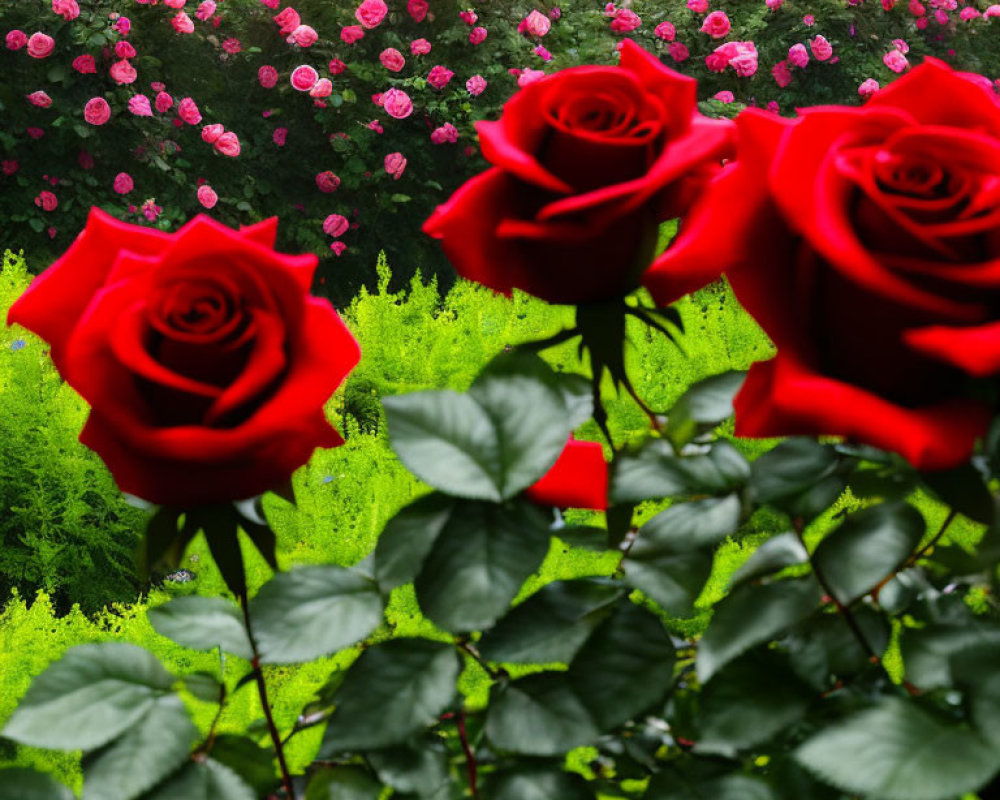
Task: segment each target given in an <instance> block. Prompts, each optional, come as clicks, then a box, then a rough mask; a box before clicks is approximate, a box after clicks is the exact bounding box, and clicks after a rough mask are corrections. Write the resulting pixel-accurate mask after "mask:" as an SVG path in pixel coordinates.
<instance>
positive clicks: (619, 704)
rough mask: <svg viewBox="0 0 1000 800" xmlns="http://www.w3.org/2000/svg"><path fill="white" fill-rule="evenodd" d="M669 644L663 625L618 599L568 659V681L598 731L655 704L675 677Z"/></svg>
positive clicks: (643, 611)
mask: <svg viewBox="0 0 1000 800" xmlns="http://www.w3.org/2000/svg"><path fill="white" fill-rule="evenodd" d="M674 660H675V656H674V646H673V644H672V643H671V641H670V636H669V635H668V634H667V632H666V630H664V628H663V624H662V623H661V622H660V620H659V619H658V618H657V617H656V616H655V615H654V614H652V613H650V612H649V611H647V610H646V609H644V608H640V607H639V606H636V605H633V604H632V603H630V602H628V601H627V600H626V601H623V602H622V603H620V604H619V605H618V607H617V608H616V609H615V612H614V614H613V615H612V616H611V617H609V618H608V619H606V620H605V621H604V622H602V623H601V624H600V626H599V627H598V628H597V630H595V631H594V633H593V634H592V635H591V637H590V638H589V639H588V640H587V643H586V644H585V645H584V646H583V649H582V650H580V652H579V653H578V654H577V656H576V658H574V659H573V663H572V664H570V668H569V680H570V683H571V685H572V686H573V689H574V690H575V691H576V694H577V696H578V697H579V698H580V699H581V700H582V701H583V704H584V706H586V708H587V710H588V711H589V712H590V714H591V716H593V718H594V720H595V721H596V722H597V724H598V726H599V727H600V729H601V730H602V731H607V730H610V729H611V728H615V727H617V726H619V725H621V724H622V723H624V722H627V721H628V720H630V719H632V718H633V717H635V716H636V715H638V714H640V713H642V712H643V711H645V710H646V709H647V708H649V707H650V706H652V705H654V704H656V703H659V702H660V701H661V700H662V699H663V696H664V695H665V694H666V693H667V691H668V690H669V688H670V686H671V684H673V681H674Z"/></svg>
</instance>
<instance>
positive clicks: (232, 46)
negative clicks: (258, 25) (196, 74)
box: [222, 36, 243, 56]
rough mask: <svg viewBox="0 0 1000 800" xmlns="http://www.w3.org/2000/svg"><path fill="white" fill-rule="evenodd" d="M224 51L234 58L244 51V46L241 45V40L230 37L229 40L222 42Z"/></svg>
mask: <svg viewBox="0 0 1000 800" xmlns="http://www.w3.org/2000/svg"><path fill="white" fill-rule="evenodd" d="M222 49H223V50H225V51H226V52H227V53H229V54H230V55H232V56H234V55H236V54H237V53H239V52H240V51H241V50H242V49H243V45H241V44H240V40H239V39H234V38H233V37H232V36H230V37H229V38H228V39H223V40H222Z"/></svg>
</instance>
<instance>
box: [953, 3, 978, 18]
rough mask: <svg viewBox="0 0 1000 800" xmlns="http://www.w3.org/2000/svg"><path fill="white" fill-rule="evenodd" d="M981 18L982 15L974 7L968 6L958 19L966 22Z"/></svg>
mask: <svg viewBox="0 0 1000 800" xmlns="http://www.w3.org/2000/svg"><path fill="white" fill-rule="evenodd" d="M980 16H982V14H980V13H979V11H978V10H977V9H975V8H973V7H972V6H966V7H965V8H963V9H962V10H961V11H960V12H959V14H958V18H959V19H964V20H970V19H976V17H980Z"/></svg>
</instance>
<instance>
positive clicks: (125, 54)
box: [115, 41, 135, 58]
mask: <svg viewBox="0 0 1000 800" xmlns="http://www.w3.org/2000/svg"><path fill="white" fill-rule="evenodd" d="M115 55H116V56H118V58H135V48H134V47H132V45H131V44H129V43H128V42H125V41H121V42H115Z"/></svg>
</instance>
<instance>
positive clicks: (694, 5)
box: [687, 0, 708, 14]
mask: <svg viewBox="0 0 1000 800" xmlns="http://www.w3.org/2000/svg"><path fill="white" fill-rule="evenodd" d="M687 6H688V8H690V9H691V10H692V11H693V12H694V13H695V14H704V13H705V12H706V11H708V0H688V2H687Z"/></svg>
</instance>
